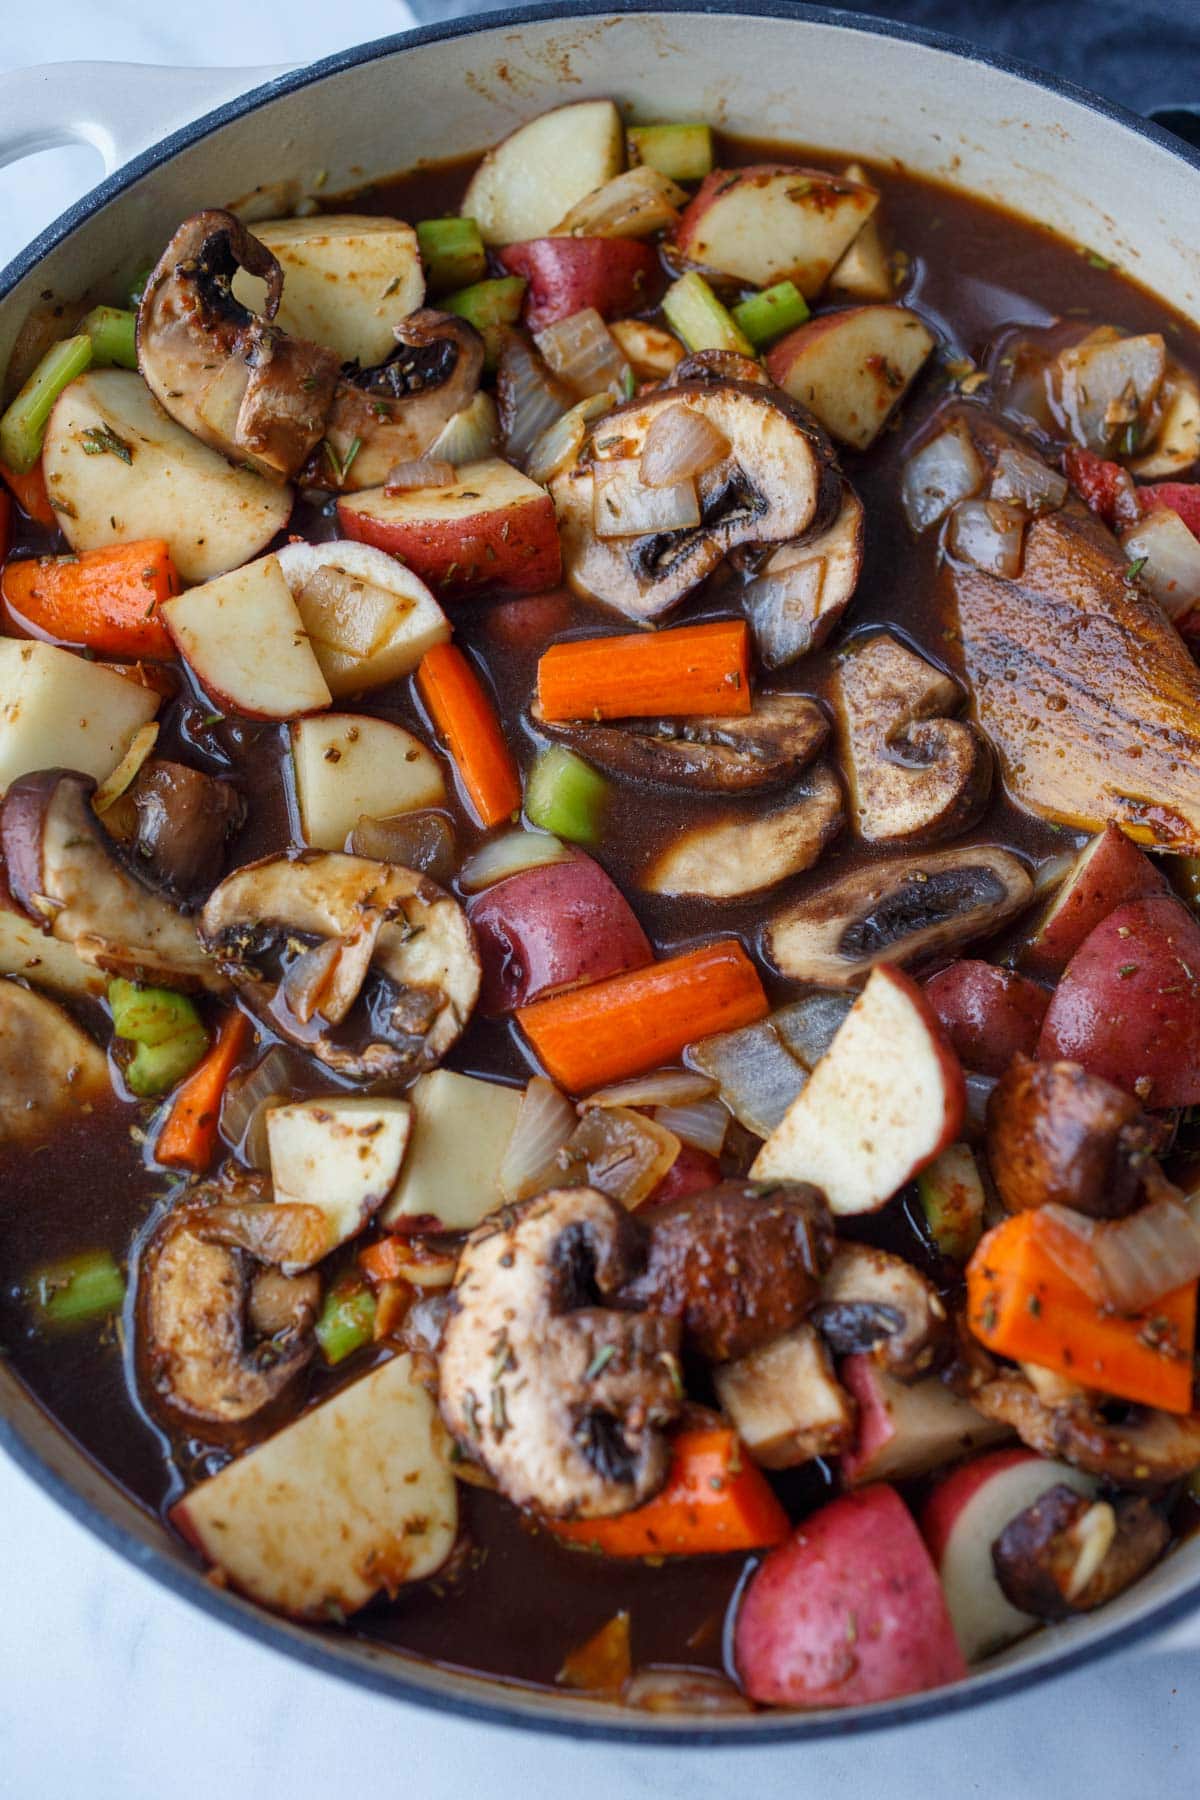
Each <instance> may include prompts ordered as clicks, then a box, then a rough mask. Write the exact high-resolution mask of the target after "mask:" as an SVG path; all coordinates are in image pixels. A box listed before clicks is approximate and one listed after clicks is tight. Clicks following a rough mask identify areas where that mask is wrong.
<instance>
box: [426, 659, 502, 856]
mask: <svg viewBox="0 0 1200 1800" xmlns="http://www.w3.org/2000/svg"><path fill="white" fill-rule="evenodd" d="M417 687H418V688H419V690H420V693H421V698H422V699H423V700H424V702H425V704H426V706H427V707H428V708H429V714H430V717H431V718H432V720H433V723H434V725H435V726H436V728H437V730H438V733H439V735H440V736H441V737H442V739H443V741H444V742H445V745H446V749H447V750H448V751H449V753H450V756H451V758H452V760H453V762H454V766H455V768H456V769H457V770H458V773H459V778H460V779H461V781H462V785H463V788H464V789H465V791H466V795H467V798H468V800H469V801H470V803H471V807H472V809H473V810H474V813H475V816H476V818H477V819H478V820H479V823H480V824H481V825H489V826H490V825H498V824H499V823H500V821H501V820H502V819H509V818H511V817H512V815H513V814H514V813H515V812H516V811H517V810H518V808H519V807H520V804H521V776H520V773H519V771H518V769H517V765H516V762H515V760H514V758H513V754H512V751H511V750H510V749H509V747H508V745H507V743H506V742H505V740H504V733H503V732H502V731H501V729H500V722H499V720H498V719H497V717H496V714H495V710H494V708H493V707H492V703H491V701H490V700H489V699H488V697H487V695H486V694H485V693H484V691H483V687H482V685H481V684H480V680H479V677H478V675H476V673H475V671H474V669H473V668H472V667H471V665H470V663H469V662H468V661H467V659H466V657H465V656H464V655H463V653H462V651H461V650H459V649H458V648H457V646H456V645H454V644H435V645H434V646H433V649H432V650H427V651H426V652H425V655H424V656H423V657H422V659H421V666H420V668H419V669H418V670H417Z"/></svg>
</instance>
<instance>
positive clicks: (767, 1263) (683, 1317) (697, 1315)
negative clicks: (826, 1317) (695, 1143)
mask: <svg viewBox="0 0 1200 1800" xmlns="http://www.w3.org/2000/svg"><path fill="white" fill-rule="evenodd" d="M646 1224H647V1228H648V1232H649V1238H648V1248H647V1255H646V1263H645V1267H644V1268H643V1269H641V1270H639V1271H638V1273H637V1274H635V1275H634V1276H633V1277H632V1278H630V1279H628V1280H626V1281H625V1283H624V1285H623V1286H622V1287H621V1288H620V1291H619V1293H618V1294H617V1296H616V1299H615V1303H616V1304H618V1305H621V1306H635V1307H650V1308H651V1309H653V1310H654V1311H655V1312H659V1313H663V1314H666V1315H667V1316H668V1317H669V1318H672V1319H679V1320H680V1321H681V1322H682V1326H683V1342H684V1347H685V1348H686V1349H688V1350H692V1351H695V1353H696V1354H697V1355H699V1356H703V1357H705V1358H706V1359H707V1360H708V1361H709V1362H717V1363H720V1362H730V1361H733V1360H734V1359H736V1358H738V1357H742V1356H746V1355H748V1354H749V1353H750V1351H752V1350H755V1349H757V1348H758V1347H759V1345H761V1344H767V1343H770V1342H771V1340H772V1339H773V1338H777V1337H780V1336H782V1334H783V1333H784V1332H785V1331H791V1330H792V1329H793V1328H794V1327H795V1326H796V1325H798V1324H799V1323H800V1321H801V1320H802V1319H803V1318H804V1316H805V1314H806V1313H807V1312H808V1310H809V1308H810V1306H811V1305H812V1304H813V1302H814V1300H815V1299H816V1297H817V1294H818V1292H819V1290H820V1285H821V1278H822V1276H823V1275H824V1273H825V1270H826V1269H827V1268H828V1266H829V1260H830V1258H831V1256H832V1255H833V1248H834V1235H833V1220H832V1218H831V1215H830V1212H829V1208H828V1206H827V1205H826V1204H825V1197H824V1195H823V1194H822V1193H821V1192H820V1190H819V1189H817V1188H814V1187H810V1186H809V1184H808V1183H807V1182H803V1181H799V1182H773V1183H764V1182H753V1181H723V1182H721V1183H720V1185H719V1186H717V1187H715V1188H710V1189H709V1190H708V1191H707V1192H705V1193H700V1194H690V1195H688V1196H687V1198H686V1199H683V1200H674V1201H670V1202H669V1203H668V1204H667V1205H665V1206H656V1207H655V1208H654V1209H653V1211H652V1212H651V1213H650V1214H648V1215H647V1220H646Z"/></svg>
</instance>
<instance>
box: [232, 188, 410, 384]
mask: <svg viewBox="0 0 1200 1800" xmlns="http://www.w3.org/2000/svg"><path fill="white" fill-rule="evenodd" d="M252 229H253V232H254V235H255V237H256V238H258V240H259V242H260V243H263V244H265V245H266V246H267V249H268V250H269V251H270V252H271V254H272V256H274V257H275V258H276V259H277V261H278V263H279V266H280V268H281V269H282V270H283V295H282V298H281V299H280V302H279V311H278V312H277V313H276V315H275V320H274V323H275V324H276V325H278V326H279V328H280V330H281V331H287V332H290V333H291V334H292V336H293V337H302V338H308V339H309V340H310V341H311V342H313V343H316V344H328V346H329V348H330V349H331V350H336V351H337V353H338V355H339V356H340V357H341V358H342V360H343V362H358V363H361V364H362V366H363V368H364V369H369V368H374V366H375V365H376V364H377V363H381V362H383V360H384V358H385V357H386V356H387V355H388V353H389V351H392V350H394V349H395V348H396V338H395V334H394V332H393V330H392V327H393V326H394V325H398V324H399V323H400V320H401V319H404V318H406V317H407V316H408V314H409V313H410V312H415V311H416V309H417V308H418V306H420V304H421V302H422V300H423V299H424V298H425V271H424V269H423V268H422V266H421V252H420V248H419V247H418V244H417V234H416V232H415V231H414V230H413V228H412V226H411V225H406V224H404V222H403V221H402V220H400V219H385V218H379V217H372V216H371V215H370V214H369V213H313V214H312V215H311V216H310V217H309V218H307V219H268V220H267V221H266V222H265V223H264V224H260V225H255V226H253V227H252ZM266 292H267V284H266V282H265V281H261V280H259V278H258V277H257V276H256V275H248V274H247V273H246V271H245V269H239V270H238V272H237V274H236V275H235V276H234V278H233V293H234V298H235V299H237V300H240V301H241V302H242V305H243V306H248V307H249V308H250V311H251V312H255V313H261V311H262V309H263V303H264V301H265V299H266Z"/></svg>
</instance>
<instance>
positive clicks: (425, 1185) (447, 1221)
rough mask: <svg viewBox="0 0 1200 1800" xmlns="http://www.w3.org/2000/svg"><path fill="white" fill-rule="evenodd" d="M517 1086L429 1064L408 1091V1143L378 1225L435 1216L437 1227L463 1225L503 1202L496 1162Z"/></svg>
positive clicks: (513, 1118) (512, 1117) (516, 1106)
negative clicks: (429, 1070) (411, 1115)
mask: <svg viewBox="0 0 1200 1800" xmlns="http://www.w3.org/2000/svg"><path fill="white" fill-rule="evenodd" d="M522 1091H523V1090H522V1089H521V1088H513V1087H502V1086H501V1085H500V1083H499V1082H496V1081H478V1080H476V1078H475V1077H474V1076H473V1075H455V1074H453V1073H452V1072H451V1071H450V1070H449V1069H435V1070H434V1071H433V1073H432V1074H430V1075H422V1076H421V1077H420V1078H419V1079H418V1081H417V1082H416V1083H415V1085H414V1086H413V1087H412V1088H411V1090H410V1091H409V1096H408V1097H409V1099H410V1100H411V1101H412V1105H413V1112H414V1115H415V1117H414V1119H413V1136H412V1143H411V1145H410V1146H409V1151H408V1155H407V1156H406V1158H405V1160H404V1167H403V1169H402V1170H401V1172H400V1181H399V1184H398V1186H397V1188H396V1191H395V1193H394V1194H393V1195H392V1198H391V1199H390V1200H389V1201H388V1203H387V1205H386V1206H385V1207H384V1209H383V1211H382V1213H381V1214H380V1218H381V1220H382V1222H383V1223H384V1224H385V1225H392V1226H397V1225H402V1224H403V1222H404V1221H408V1223H409V1226H410V1228H411V1226H412V1223H413V1222H414V1221H415V1220H418V1219H425V1220H429V1221H436V1223H434V1224H433V1225H432V1227H431V1228H432V1229H434V1230H438V1231H470V1230H472V1229H473V1228H474V1227H475V1226H476V1225H478V1224H479V1222H480V1220H481V1219H485V1218H486V1217H487V1215H488V1213H490V1212H494V1211H495V1210H496V1208H497V1207H498V1206H502V1205H503V1204H504V1195H503V1194H502V1193H501V1191H500V1166H501V1164H502V1163H503V1161H504V1152H505V1151H506V1150H507V1149H508V1140H509V1138H510V1137H511V1136H512V1133H513V1126H514V1125H515V1124H516V1122H517V1114H518V1112H519V1111H520V1110H521V1095H522Z"/></svg>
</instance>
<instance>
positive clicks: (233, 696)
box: [161, 556, 332, 719]
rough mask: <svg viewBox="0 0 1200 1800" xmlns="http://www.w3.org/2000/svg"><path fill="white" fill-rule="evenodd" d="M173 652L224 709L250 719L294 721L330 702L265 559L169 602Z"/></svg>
mask: <svg viewBox="0 0 1200 1800" xmlns="http://www.w3.org/2000/svg"><path fill="white" fill-rule="evenodd" d="M161 614H162V618H163V621H164V623H165V624H166V627H167V630H168V631H169V632H170V633H171V636H172V637H173V638H174V640H175V647H176V649H177V650H178V651H179V654H180V656H182V657H183V659H184V661H185V662H186V663H187V664H188V667H189V668H190V669H191V670H192V673H193V674H194V675H195V677H196V679H197V681H198V682H199V683H200V685H201V687H202V688H203V689H204V691H205V693H206V694H209V695H210V696H211V697H212V699H213V700H214V701H215V702H216V703H217V704H218V705H219V706H220V707H222V708H223V709H224V708H228V709H229V710H230V711H231V712H236V713H242V714H244V715H245V716H246V717H247V718H250V719H294V718H296V717H297V716H298V715H299V714H300V713H307V712H313V711H315V710H317V709H318V708H320V707H323V706H328V705H329V703H330V699H331V697H332V696H331V695H330V692H329V689H328V687H327V686H326V684H325V677H324V676H323V675H322V673H321V667H320V664H319V663H318V662H317V659H316V657H315V656H314V654H313V651H312V647H311V645H310V644H309V641H308V633H307V632H306V631H305V629H304V621H303V619H302V618H301V617H300V614H299V612H298V611H297V609H296V603H295V601H294V600H293V599H292V595H291V589H290V588H289V587H288V584H287V582H286V581H285V580H284V578H283V574H282V572H281V570H280V567H279V559H278V558H277V557H274V556H264V557H262V558H260V560H259V561H258V562H253V563H248V564H247V565H246V567H245V568H244V569H233V570H231V571H230V573H229V574H227V575H218V576H217V577H216V579H215V580H213V581H206V582H205V583H204V584H203V586H202V587H194V588H189V589H188V590H187V592H186V593H183V594H179V595H177V596H176V597H175V599H173V600H167V601H165V602H164V603H163V606H162V609H161Z"/></svg>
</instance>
